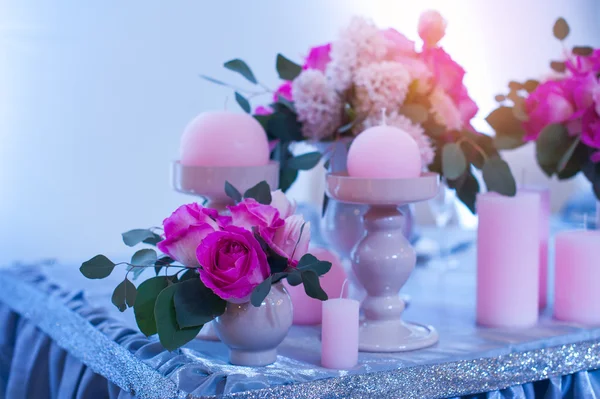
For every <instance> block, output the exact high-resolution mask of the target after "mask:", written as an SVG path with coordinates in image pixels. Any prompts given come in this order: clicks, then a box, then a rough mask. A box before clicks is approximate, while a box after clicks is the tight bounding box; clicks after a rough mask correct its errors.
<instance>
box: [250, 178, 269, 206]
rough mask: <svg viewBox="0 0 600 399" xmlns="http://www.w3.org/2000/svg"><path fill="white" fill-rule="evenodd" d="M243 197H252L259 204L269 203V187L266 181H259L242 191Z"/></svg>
mask: <svg viewBox="0 0 600 399" xmlns="http://www.w3.org/2000/svg"><path fill="white" fill-rule="evenodd" d="M244 198H253V199H255V200H256V201H257V202H258V203H259V204H263V205H270V204H271V200H272V198H271V188H270V187H269V184H268V183H267V182H266V181H264V180H263V181H261V182H260V183H258V184H256V185H255V186H253V187H250V188H249V189H248V190H246V192H245V193H244Z"/></svg>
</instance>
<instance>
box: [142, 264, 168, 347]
mask: <svg viewBox="0 0 600 399" xmlns="http://www.w3.org/2000/svg"><path fill="white" fill-rule="evenodd" d="M167 286H168V280H167V278H166V277H163V276H160V277H152V278H149V279H148V280H146V281H144V282H143V283H142V284H140V286H139V287H138V290H137V297H136V298H135V304H134V305H133V312H134V314H135V321H136V323H137V325H138V327H139V329H140V331H141V332H142V333H143V334H144V335H146V336H147V337H149V336H151V335H154V334H156V319H155V318H154V305H155V304H156V298H157V297H158V294H160V292H161V291H162V290H163V289H165V288H167Z"/></svg>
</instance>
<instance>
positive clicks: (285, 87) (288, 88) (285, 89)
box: [273, 82, 292, 102]
mask: <svg viewBox="0 0 600 399" xmlns="http://www.w3.org/2000/svg"><path fill="white" fill-rule="evenodd" d="M279 96H281V97H283V98H285V99H286V100H288V101H292V82H285V83H284V84H282V85H281V86H279V88H277V90H276V91H275V93H274V94H273V102H277V101H279Z"/></svg>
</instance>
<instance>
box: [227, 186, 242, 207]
mask: <svg viewBox="0 0 600 399" xmlns="http://www.w3.org/2000/svg"><path fill="white" fill-rule="evenodd" d="M225 194H227V196H228V197H229V198H231V199H232V200H233V201H234V202H235V203H236V204H237V203H238V202H240V201H241V200H242V194H241V193H240V192H239V191H238V189H237V188H235V187H234V186H233V185H232V184H231V183H229V182H228V181H226V182H225Z"/></svg>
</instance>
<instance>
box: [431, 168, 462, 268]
mask: <svg viewBox="0 0 600 399" xmlns="http://www.w3.org/2000/svg"><path fill="white" fill-rule="evenodd" d="M440 183H441V184H440V191H439V193H438V195H437V196H436V197H435V198H433V199H431V200H429V201H428V204H429V209H430V210H431V213H432V214H433V217H434V219H435V224H436V226H437V233H438V234H439V237H438V245H439V251H438V258H439V260H440V261H441V263H442V265H443V266H444V268H446V269H448V268H451V267H452V266H453V265H452V264H451V262H449V261H448V257H449V255H450V251H449V247H448V245H447V237H448V233H447V232H446V231H443V230H444V229H445V228H446V226H448V223H449V222H450V220H452V218H453V217H454V215H455V213H456V191H454V189H451V188H450V187H448V184H447V182H446V179H444V178H442V179H441V182H440Z"/></svg>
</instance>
